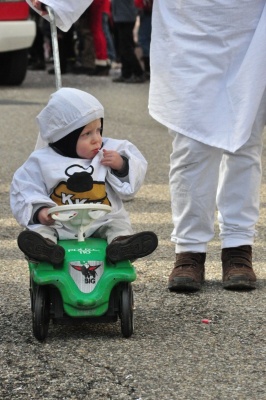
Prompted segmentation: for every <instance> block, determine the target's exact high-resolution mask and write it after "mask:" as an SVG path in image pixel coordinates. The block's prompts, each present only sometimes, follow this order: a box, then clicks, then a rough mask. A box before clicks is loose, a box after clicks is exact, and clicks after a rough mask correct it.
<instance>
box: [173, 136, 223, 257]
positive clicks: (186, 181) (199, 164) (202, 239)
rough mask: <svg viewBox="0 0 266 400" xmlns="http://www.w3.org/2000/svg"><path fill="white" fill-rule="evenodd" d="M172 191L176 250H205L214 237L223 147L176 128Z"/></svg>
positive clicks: (177, 251)
mask: <svg viewBox="0 0 266 400" xmlns="http://www.w3.org/2000/svg"><path fill="white" fill-rule="evenodd" d="M169 133H170V134H171V135H172V136H173V152H172V154H171V156H170V192H171V205H172V216H173V223H174V230H173V232H172V235H171V240H172V242H174V243H175V244H176V249H175V251H176V253H180V252H184V251H193V252H203V253H205V252H206V249H207V243H208V242H209V241H210V240H211V239H212V238H213V236H214V217H215V209H216V192H217V185H218V177H219V166H220V162H221V158H222V154H223V150H221V149H218V148H215V147H210V146H207V145H205V144H203V143H200V142H198V141H196V140H193V139H190V138H188V137H186V136H184V135H181V134H179V133H177V132H174V131H169Z"/></svg>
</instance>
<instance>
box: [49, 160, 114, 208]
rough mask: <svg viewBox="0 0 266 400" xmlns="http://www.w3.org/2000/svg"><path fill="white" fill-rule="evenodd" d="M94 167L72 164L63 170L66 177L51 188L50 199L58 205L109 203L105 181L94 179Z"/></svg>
mask: <svg viewBox="0 0 266 400" xmlns="http://www.w3.org/2000/svg"><path fill="white" fill-rule="evenodd" d="M93 172H94V168H93V166H92V165H90V166H89V168H84V167H82V166H81V165H78V164H73V165H71V166H70V167H68V168H67V169H66V170H65V174H66V176H68V179H67V180H66V181H61V182H59V183H58V185H57V186H56V187H55V188H54V189H53V192H52V194H51V195H50V197H51V199H52V200H53V201H54V202H55V203H56V204H57V205H59V206H62V205H69V204H70V205H71V204H85V203H98V204H106V205H108V206H110V205H111V203H110V201H109V199H108V197H107V193H106V188H105V182H104V181H103V182H102V181H94V180H93V177H92V174H93Z"/></svg>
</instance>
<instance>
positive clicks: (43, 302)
mask: <svg viewBox="0 0 266 400" xmlns="http://www.w3.org/2000/svg"><path fill="white" fill-rule="evenodd" d="M49 321H50V301H49V292H48V290H47V288H46V287H45V286H38V287H37V291H36V296H35V299H34V305H33V313H32V328H33V334H34V336H35V337H36V339H38V340H40V341H43V340H44V339H45V338H46V336H47V333H48V327H49Z"/></svg>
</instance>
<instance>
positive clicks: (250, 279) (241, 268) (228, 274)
mask: <svg viewBox="0 0 266 400" xmlns="http://www.w3.org/2000/svg"><path fill="white" fill-rule="evenodd" d="M221 259H222V267H223V287H224V288H225V289H232V290H243V289H256V275H255V273H254V271H253V269H252V247H251V246H248V245H245V246H239V247H228V248H226V249H222V256H221Z"/></svg>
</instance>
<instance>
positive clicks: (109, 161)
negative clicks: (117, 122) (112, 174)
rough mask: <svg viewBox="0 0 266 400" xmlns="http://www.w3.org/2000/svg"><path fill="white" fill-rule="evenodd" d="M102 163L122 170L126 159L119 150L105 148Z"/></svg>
mask: <svg viewBox="0 0 266 400" xmlns="http://www.w3.org/2000/svg"><path fill="white" fill-rule="evenodd" d="M101 164H102V165H105V166H106V167H110V168H112V169H114V170H116V171H120V170H121V169H122V168H123V166H124V160H123V158H122V157H121V156H120V154H119V153H118V152H117V151H114V150H105V149H103V158H102V160H101Z"/></svg>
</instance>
